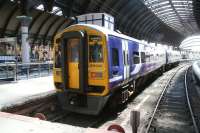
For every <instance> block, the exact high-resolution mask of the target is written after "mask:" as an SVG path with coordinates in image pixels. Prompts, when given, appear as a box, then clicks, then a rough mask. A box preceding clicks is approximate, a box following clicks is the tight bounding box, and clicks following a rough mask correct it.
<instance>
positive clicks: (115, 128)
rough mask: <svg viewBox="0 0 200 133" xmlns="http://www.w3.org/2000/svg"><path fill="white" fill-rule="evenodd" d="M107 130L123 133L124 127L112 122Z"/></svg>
mask: <svg viewBox="0 0 200 133" xmlns="http://www.w3.org/2000/svg"><path fill="white" fill-rule="evenodd" d="M107 130H108V131H116V132H119V133H125V131H124V129H123V128H122V127H121V126H120V125H117V124H113V125H111V126H109V127H108V129H107Z"/></svg>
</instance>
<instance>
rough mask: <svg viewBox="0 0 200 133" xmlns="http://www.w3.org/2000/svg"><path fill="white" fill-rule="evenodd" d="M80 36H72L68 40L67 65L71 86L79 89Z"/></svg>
mask: <svg viewBox="0 0 200 133" xmlns="http://www.w3.org/2000/svg"><path fill="white" fill-rule="evenodd" d="M79 44H80V39H79V38H71V39H69V40H68V41H67V49H66V50H67V54H68V55H67V57H68V60H67V62H66V63H67V66H68V82H69V88H73V89H79V68H78V66H79Z"/></svg>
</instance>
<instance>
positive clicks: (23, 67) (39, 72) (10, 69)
mask: <svg viewBox="0 0 200 133" xmlns="http://www.w3.org/2000/svg"><path fill="white" fill-rule="evenodd" d="M52 69H53V63H52V62H45V63H26V64H22V63H1V64H0V81H16V80H21V79H29V78H34V77H42V76H49V75H51V74H52Z"/></svg>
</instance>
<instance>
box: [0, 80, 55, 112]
mask: <svg viewBox="0 0 200 133" xmlns="http://www.w3.org/2000/svg"><path fill="white" fill-rule="evenodd" d="M51 93H55V87H54V85H53V77H52V76H48V77H40V78H33V79H28V80H19V81H17V82H11V83H4V84H0V110H1V109H2V108H6V107H11V106H14V105H15V104H20V103H23V102H26V101H29V100H30V99H32V98H36V97H37V98H38V97H40V95H41V96H44V94H45V95H48V94H51Z"/></svg>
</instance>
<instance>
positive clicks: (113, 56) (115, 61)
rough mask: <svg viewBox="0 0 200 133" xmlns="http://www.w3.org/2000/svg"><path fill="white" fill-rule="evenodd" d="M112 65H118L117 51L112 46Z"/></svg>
mask: <svg viewBox="0 0 200 133" xmlns="http://www.w3.org/2000/svg"><path fill="white" fill-rule="evenodd" d="M112 65H113V66H119V52H118V49H117V48H112Z"/></svg>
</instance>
